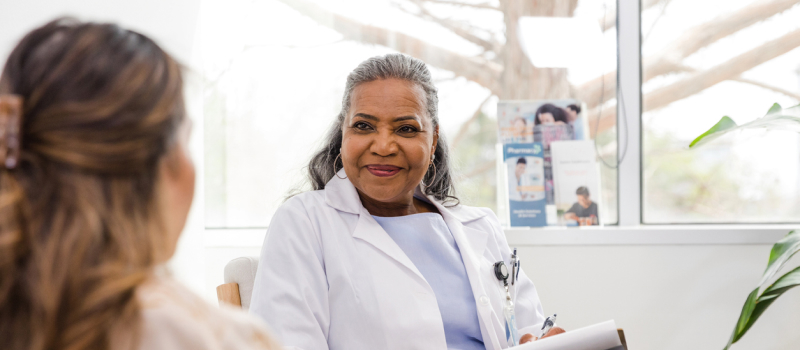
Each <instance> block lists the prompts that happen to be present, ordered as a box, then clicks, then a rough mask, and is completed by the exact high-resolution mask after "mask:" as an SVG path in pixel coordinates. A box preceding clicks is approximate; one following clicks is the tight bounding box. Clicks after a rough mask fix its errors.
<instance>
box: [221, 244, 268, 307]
mask: <svg viewBox="0 0 800 350" xmlns="http://www.w3.org/2000/svg"><path fill="white" fill-rule="evenodd" d="M257 270H258V258H257V257H252V256H245V257H240V258H236V259H233V260H231V261H230V262H228V264H227V265H225V272H224V279H225V284H221V285H219V286H217V300H219V303H220V305H222V304H223V303H226V304H229V305H234V306H238V307H241V308H242V309H244V310H248V309H250V297H251V296H252V294H253V282H254V281H255V279H256V271H257Z"/></svg>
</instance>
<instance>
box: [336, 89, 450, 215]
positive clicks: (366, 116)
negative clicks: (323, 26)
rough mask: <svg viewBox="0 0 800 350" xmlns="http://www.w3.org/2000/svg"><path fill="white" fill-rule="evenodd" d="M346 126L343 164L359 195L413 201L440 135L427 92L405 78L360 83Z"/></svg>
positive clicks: (345, 122)
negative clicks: (426, 96) (428, 110)
mask: <svg viewBox="0 0 800 350" xmlns="http://www.w3.org/2000/svg"><path fill="white" fill-rule="evenodd" d="M342 128H343V130H342V134H343V137H342V150H341V157H342V164H344V171H345V172H346V173H347V178H348V179H350V182H352V183H353V186H355V187H356V189H357V190H358V191H359V193H360V194H361V195H362V196H367V197H369V199H371V200H374V201H378V202H383V203H404V202H407V201H410V200H411V199H412V198H413V195H414V189H415V188H416V187H417V186H418V185H419V183H420V181H422V178H423V176H425V173H426V172H427V171H428V167H429V166H430V164H431V155H432V154H433V151H434V150H435V149H436V143H437V142H438V139H439V137H438V134H439V130H438V128H436V127H434V126H433V122H432V120H431V118H430V116H428V113H427V106H426V102H425V92H424V90H423V89H422V88H421V87H420V86H418V85H416V84H414V83H411V82H408V81H405V80H400V79H383V80H375V81H371V82H368V83H363V84H360V85H358V86H357V87H356V88H355V89H354V90H353V93H352V95H351V97H350V111H349V112H348V114H347V115H346V116H345V120H344V124H343V125H342Z"/></svg>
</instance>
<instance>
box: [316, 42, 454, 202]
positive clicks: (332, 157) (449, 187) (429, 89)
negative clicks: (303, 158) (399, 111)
mask: <svg viewBox="0 0 800 350" xmlns="http://www.w3.org/2000/svg"><path fill="white" fill-rule="evenodd" d="M390 78H394V79H402V80H406V81H409V82H412V83H414V84H417V85H419V86H420V87H421V88H422V89H423V90H424V91H425V103H426V107H427V111H428V115H429V116H430V118H431V121H432V122H433V126H434V127H438V126H439V114H438V111H439V97H438V95H437V90H436V86H434V85H433V82H432V81H431V72H430V71H429V70H428V67H427V66H426V65H425V63H424V62H422V61H420V60H418V59H416V58H413V57H411V56H407V55H403V54H397V53H395V54H388V55H385V56H376V57H372V58H369V59H368V60H366V61H364V62H361V64H359V65H358V67H356V69H354V70H353V71H352V72H350V74H349V75H348V76H347V84H346V85H345V89H344V97H343V98H342V110H341V112H339V115H338V116H337V117H336V121H335V122H334V123H333V125H331V128H330V130H328V133H327V135H326V136H325V142H324V146H323V147H322V149H320V150H319V151H318V152H317V153H316V154H314V156H313V157H312V158H311V161H310V162H309V163H308V180H309V182H310V183H311V186H312V188H313V189H314V190H322V189H325V184H327V183H328V181H329V180H330V179H331V177H333V176H335V175H336V172H338V171H339V170H340V169H341V168H342V166H343V165H342V164H341V162H338V161H336V158H337V156H338V155H339V150H340V149H341V147H342V126H343V124H344V119H345V116H346V115H347V113H348V112H349V110H350V97H351V96H352V94H353V90H354V89H355V88H356V86H358V85H360V84H363V83H367V82H371V81H375V80H380V79H390ZM433 154H434V156H435V157H434V160H433V165H434V166H435V167H436V170H435V171H433V170H432V169H428V172H427V173H425V176H424V177H423V180H422V181H423V182H424V183H426V184H428V185H427V186H426V187H425V190H424V191H425V194H426V195H429V196H433V197H434V198H436V199H437V200H439V201H441V202H443V203H446V204H447V205H448V206H455V205H457V204H458V198H457V197H456V196H455V187H454V186H453V179H452V169H451V168H450V153H449V151H448V147H447V142H446V141H445V139H444V136H443V135H441V134H439V142H438V143H437V145H436V149H435V150H434V152H433ZM337 163H338V164H337Z"/></svg>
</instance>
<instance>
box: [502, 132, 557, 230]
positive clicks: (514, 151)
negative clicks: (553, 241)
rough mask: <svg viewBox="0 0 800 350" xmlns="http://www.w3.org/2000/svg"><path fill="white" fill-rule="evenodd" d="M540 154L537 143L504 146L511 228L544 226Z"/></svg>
mask: <svg viewBox="0 0 800 350" xmlns="http://www.w3.org/2000/svg"><path fill="white" fill-rule="evenodd" d="M543 153H544V150H543V147H542V144H540V143H511V144H506V145H503V164H504V166H503V172H504V173H505V179H506V181H504V182H505V183H506V186H505V188H506V189H507V195H508V208H509V210H508V212H509V221H508V222H509V224H510V226H515V227H519V226H530V227H539V226H546V225H547V217H546V214H545V202H546V195H545V189H544V180H545V178H544V158H543Z"/></svg>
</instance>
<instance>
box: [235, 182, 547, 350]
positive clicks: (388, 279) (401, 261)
mask: <svg viewBox="0 0 800 350" xmlns="http://www.w3.org/2000/svg"><path fill="white" fill-rule="evenodd" d="M346 176H347V175H346V174H345V173H344V172H343V171H342V172H340V173H339V174H338V177H335V176H333V174H331V180H330V181H329V182H328V183H327V184H326V186H325V189H324V190H319V191H311V192H305V193H302V194H299V195H296V196H294V197H292V198H290V199H289V200H287V201H286V202H285V203H284V204H283V205H281V207H280V208H279V209H278V210H277V211H276V212H275V215H274V216H273V217H272V220H271V221H270V224H269V229H268V231H267V237H266V240H265V242H264V245H263V247H262V250H261V258H260V259H259V261H258V271H256V281H255V284H254V287H253V297H252V299H251V304H250V312H251V313H254V314H256V315H258V316H260V317H262V318H263V319H264V320H266V321H267V325H269V327H270V330H272V331H273V334H275V336H276V337H277V339H278V340H279V341H280V342H281V343H282V344H283V346H285V347H286V348H287V349H305V350H318V349H323V350H324V349H333V350H339V349H346V350H359V349H369V350H374V349H382V350H392V349H398V350H399V349H402V350H412V349H432V350H434V349H435V350H442V349H446V348H447V341H446V338H445V334H444V325H443V322H442V315H441V313H440V312H439V308H438V306H437V300H436V294H435V293H434V291H433V289H432V288H431V287H430V285H429V284H428V283H427V282H426V281H425V278H424V276H423V275H422V274H421V273H420V272H419V270H418V269H417V268H416V266H414V263H413V262H412V261H411V259H409V258H408V256H407V255H406V254H405V253H404V252H403V250H402V249H400V246H398V245H397V243H395V241H394V240H393V239H392V238H391V237H390V236H389V234H387V233H386V231H385V230H384V229H383V228H382V227H381V225H380V224H378V222H377V221H375V219H374V218H373V217H372V216H371V215H370V214H369V212H368V211H367V210H366V209H364V206H363V205H362V204H361V199H360V198H359V196H358V192H357V191H356V188H355V187H354V186H353V184H352V183H351V182H350V180H348V179H347V178H346ZM339 177H341V179H340V178H339ZM417 195H418V197H419V198H421V199H426V200H428V201H430V202H431V203H432V204H433V205H434V206H436V209H437V210H438V211H439V213H441V215H442V218H443V219H444V222H445V224H447V227H448V229H449V230H450V232H451V233H452V234H453V238H454V240H455V242H456V244H457V246H458V248H459V252H460V253H461V259H462V260H463V262H464V268H465V270H466V272H467V277H468V278H469V285H470V289H471V290H472V294H473V297H474V300H473V301H472V303H473V304H475V306H476V307H477V310H478V311H477V312H478V320H479V322H480V328H481V337H482V338H483V343H484V345H486V348H487V349H489V350H498V349H503V348H507V347H509V344H508V342H507V341H506V328H505V318H504V317H503V307H504V305H505V295H506V294H505V289H504V288H503V284H502V283H501V282H499V281H498V280H497V278H495V277H494V274H493V272H492V265H493V264H494V263H495V262H497V261H499V260H504V261H505V263H506V265H510V263H511V262H510V260H511V251H510V249H509V247H508V243H507V242H506V238H505V235H504V234H503V230H502V228H501V227H500V223H499V222H498V220H497V217H495V215H494V213H492V211H491V210H488V209H485V208H474V207H468V206H464V205H457V206H450V207H445V206H444V205H443V204H442V203H441V202H438V201H437V200H436V199H435V198H431V197H426V196H425V195H424V194H422V193H421V192H419V191H418V193H417ZM519 277H520V278H519V281H518V283H516V284H515V285H514V287H513V288H511V289H510V293H511V297H512V298H513V300H514V303H515V306H516V309H515V310H516V319H517V327H518V329H519V335H520V336H522V335H523V334H526V333H534V332H535V330H536V329H538V328H541V326H542V322H543V321H544V318H545V317H544V312H543V311H542V305H541V303H540V301H539V296H538V295H537V293H536V288H535V287H534V285H533V282H531V280H530V279H529V278H528V277H527V276H526V275H525V265H523V268H522V271H521V272H520V274H519Z"/></svg>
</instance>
